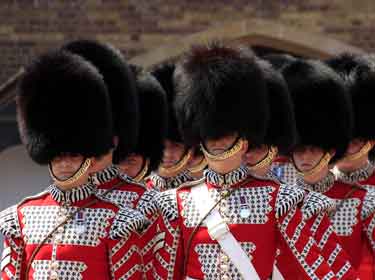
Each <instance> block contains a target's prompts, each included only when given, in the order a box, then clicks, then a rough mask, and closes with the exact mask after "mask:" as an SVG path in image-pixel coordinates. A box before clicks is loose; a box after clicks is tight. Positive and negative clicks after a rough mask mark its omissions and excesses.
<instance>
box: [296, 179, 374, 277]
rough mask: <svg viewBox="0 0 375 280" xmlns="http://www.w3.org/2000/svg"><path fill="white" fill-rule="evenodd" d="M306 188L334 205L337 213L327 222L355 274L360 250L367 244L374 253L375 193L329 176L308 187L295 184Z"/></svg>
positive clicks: (304, 184) (305, 184)
mask: <svg viewBox="0 0 375 280" xmlns="http://www.w3.org/2000/svg"><path fill="white" fill-rule="evenodd" d="M298 181H299V184H300V185H303V186H304V187H305V188H310V189H311V190H314V191H317V192H320V193H323V194H325V195H326V196H328V197H330V198H331V199H334V200H335V201H336V210H335V211H334V212H333V213H331V215H330V219H331V222H332V224H333V226H334V229H335V232H336V234H337V235H338V236H339V238H340V240H341V242H340V243H341V245H342V246H343V248H344V250H345V251H346V252H348V253H349V254H350V255H349V256H350V260H351V263H352V265H353V267H354V268H355V269H357V270H358V268H359V266H360V263H361V261H362V253H361V252H362V248H363V246H364V244H366V242H369V244H371V245H372V248H373V249H375V193H374V192H372V191H367V190H366V189H364V188H363V189H362V188H361V187H358V186H354V185H353V184H348V183H344V182H340V181H335V176H334V175H333V174H332V173H329V174H328V176H327V177H326V178H324V179H323V180H322V181H321V182H319V183H317V184H314V185H309V184H307V183H305V182H303V181H301V180H298Z"/></svg>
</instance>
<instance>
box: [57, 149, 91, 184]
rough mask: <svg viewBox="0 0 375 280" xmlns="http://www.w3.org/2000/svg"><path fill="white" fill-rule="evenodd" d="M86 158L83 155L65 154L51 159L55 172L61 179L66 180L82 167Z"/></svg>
mask: <svg viewBox="0 0 375 280" xmlns="http://www.w3.org/2000/svg"><path fill="white" fill-rule="evenodd" d="M84 160H85V158H84V157H83V156H81V155H75V154H63V155H61V156H58V157H55V158H54V159H53V160H52V161H51V168H52V171H53V174H54V175H55V176H56V177H57V178H58V179H59V180H66V179H68V178H70V177H72V176H73V175H74V174H75V173H76V172H77V171H78V169H79V168H80V167H81V165H82V163H83V161H84Z"/></svg>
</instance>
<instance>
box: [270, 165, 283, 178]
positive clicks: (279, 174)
mask: <svg viewBox="0 0 375 280" xmlns="http://www.w3.org/2000/svg"><path fill="white" fill-rule="evenodd" d="M272 173H273V174H275V175H276V177H277V178H282V177H283V173H284V170H283V168H282V167H281V166H274V167H273V168H272Z"/></svg>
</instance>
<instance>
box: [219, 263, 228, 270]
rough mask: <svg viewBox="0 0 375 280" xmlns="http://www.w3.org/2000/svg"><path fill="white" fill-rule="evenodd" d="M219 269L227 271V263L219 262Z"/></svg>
mask: <svg viewBox="0 0 375 280" xmlns="http://www.w3.org/2000/svg"><path fill="white" fill-rule="evenodd" d="M220 269H221V271H228V265H227V264H223V263H222V264H220Z"/></svg>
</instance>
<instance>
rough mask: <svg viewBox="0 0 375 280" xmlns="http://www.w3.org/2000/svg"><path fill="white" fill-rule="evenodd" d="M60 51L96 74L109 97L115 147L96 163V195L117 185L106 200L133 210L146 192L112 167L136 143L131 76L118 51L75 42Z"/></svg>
mask: <svg viewBox="0 0 375 280" xmlns="http://www.w3.org/2000/svg"><path fill="white" fill-rule="evenodd" d="M63 49H65V50H67V51H69V52H72V53H74V54H77V55H80V56H82V57H83V58H85V59H87V60H88V61H90V62H91V63H92V64H93V65H94V66H95V67H96V68H97V69H98V70H99V72H100V73H101V74H102V76H103V79H104V81H105V83H106V86H107V88H108V94H109V97H110V102H111V109H112V115H113V128H114V135H113V137H114V141H115V143H116V145H115V147H114V149H112V150H111V151H110V152H109V153H108V154H106V155H105V156H103V157H102V158H101V159H100V161H99V162H98V169H97V170H95V172H93V173H92V174H91V180H92V181H93V183H94V184H95V185H96V186H97V188H98V192H99V193H104V192H106V191H107V190H108V189H110V188H112V187H113V186H114V185H119V187H117V188H116V190H113V191H112V192H111V194H108V195H107V198H108V199H110V200H111V201H113V202H115V203H117V204H118V205H124V206H128V207H130V208H136V206H137V204H138V201H139V200H140V198H141V196H142V195H143V193H144V192H145V191H146V188H145V186H144V185H142V184H139V183H136V182H135V181H134V180H132V178H131V177H129V176H128V175H127V174H125V173H123V172H120V170H119V168H118V167H117V166H116V164H118V163H119V162H121V161H123V160H125V159H126V158H127V157H128V156H129V155H130V154H131V153H132V152H133V151H134V149H135V147H136V143H137V140H138V131H139V119H140V116H139V102H138V96H137V93H136V84H135V77H134V74H133V73H132V71H131V69H130V67H129V65H128V64H127V63H126V61H125V59H124V58H123V56H122V55H121V53H120V51H119V50H117V49H115V48H114V47H113V46H111V45H108V44H104V43H100V42H97V41H89V40H78V41H73V42H70V43H68V44H67V45H65V46H64V47H63ZM120 182H122V183H121V184H120Z"/></svg>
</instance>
